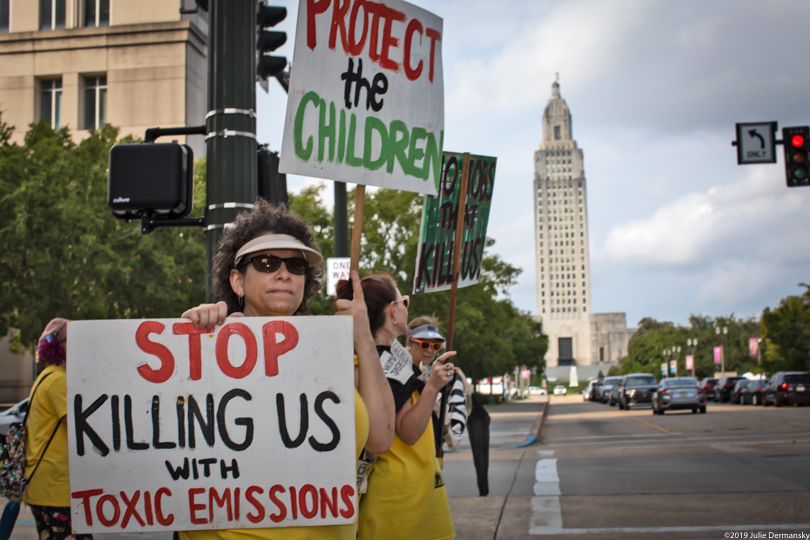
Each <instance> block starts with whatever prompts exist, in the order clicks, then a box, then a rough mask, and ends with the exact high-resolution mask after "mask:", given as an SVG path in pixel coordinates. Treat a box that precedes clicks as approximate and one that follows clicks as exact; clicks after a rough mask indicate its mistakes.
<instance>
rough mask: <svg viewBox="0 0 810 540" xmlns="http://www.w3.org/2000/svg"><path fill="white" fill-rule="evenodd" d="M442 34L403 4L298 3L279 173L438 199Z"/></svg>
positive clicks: (427, 17)
mask: <svg viewBox="0 0 810 540" xmlns="http://www.w3.org/2000/svg"><path fill="white" fill-rule="evenodd" d="M442 32H443V30H442V19H441V18H439V17H437V16H435V15H434V14H432V13H430V12H428V11H425V10H423V9H421V8H418V7H416V6H413V5H411V4H409V3H407V2H403V1H401V0H384V1H381V2H367V1H365V0H345V1H341V0H320V1H318V2H312V1H301V2H300V3H299V9H298V24H297V26H296V35H295V52H294V54H293V63H292V69H291V73H290V89H289V98H288V101H287V113H286V118H285V123H284V135H283V139H282V145H281V162H280V165H279V171H280V172H284V173H293V174H302V175H307V176H316V177H319V178H328V179H331V180H340V181H344V182H352V183H356V184H361V185H373V186H380V187H385V188H393V189H399V190H403V191H413V192H417V193H430V194H435V193H436V189H437V188H436V186H437V185H438V181H439V174H440V173H439V169H440V167H441V157H442V144H443V139H444V83H443V72H442V71H443V70H442Z"/></svg>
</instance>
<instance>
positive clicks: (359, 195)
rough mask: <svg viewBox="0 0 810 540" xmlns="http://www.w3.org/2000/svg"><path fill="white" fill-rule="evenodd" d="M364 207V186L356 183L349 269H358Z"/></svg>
mask: <svg viewBox="0 0 810 540" xmlns="http://www.w3.org/2000/svg"><path fill="white" fill-rule="evenodd" d="M365 208H366V186H364V185H362V184H357V187H356V188H355V193H354V225H352V260H351V264H350V266H349V269H350V270H357V271H358V272H359V271H360V239H361V237H362V236H363V212H364V210H365Z"/></svg>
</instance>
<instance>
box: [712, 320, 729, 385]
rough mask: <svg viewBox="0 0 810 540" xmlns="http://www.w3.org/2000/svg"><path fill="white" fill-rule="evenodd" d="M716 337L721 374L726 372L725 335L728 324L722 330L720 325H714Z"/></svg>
mask: <svg viewBox="0 0 810 540" xmlns="http://www.w3.org/2000/svg"><path fill="white" fill-rule="evenodd" d="M715 331H716V332H717V337H719V338H720V364H721V365H720V371H721V372H722V373H723V375H725V374H726V336H727V335H728V326H724V327H723V329H722V332H721V331H720V327H719V326H718V327H716V328H715Z"/></svg>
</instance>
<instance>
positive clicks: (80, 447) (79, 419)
mask: <svg viewBox="0 0 810 540" xmlns="http://www.w3.org/2000/svg"><path fill="white" fill-rule="evenodd" d="M107 397H108V396H107V394H102V395H101V396H99V398H98V399H96V400H95V401H94V402H93V404H92V405H90V406H89V407H88V408H87V410H86V411H82V395H81V394H76V396H75V397H74V398H73V420H74V425H75V427H76V453H77V454H79V455H80V456H83V455H84V435H85V434H86V435H87V437H88V438H89V439H90V442H91V443H93V446H95V447H96V449H97V450H98V451H99V453H100V454H101V455H102V456H106V455H107V454H109V453H110V449H109V447H108V446H107V445H106V444H104V441H102V440H101V437H99V436H98V433H96V431H95V430H94V429H93V428H91V427H90V424H88V423H87V419H88V418H89V417H90V415H91V414H93V413H94V412H96V411H97V410H98V408H99V407H101V406H102V405H104V402H105V401H107Z"/></svg>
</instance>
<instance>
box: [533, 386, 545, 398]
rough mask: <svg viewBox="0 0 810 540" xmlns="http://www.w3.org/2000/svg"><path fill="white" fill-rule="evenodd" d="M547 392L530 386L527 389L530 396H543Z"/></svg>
mask: <svg viewBox="0 0 810 540" xmlns="http://www.w3.org/2000/svg"><path fill="white" fill-rule="evenodd" d="M547 394H548V392H546V389H545V388H540V387H539V386H530V387H529V395H530V396H545V395H547Z"/></svg>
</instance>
